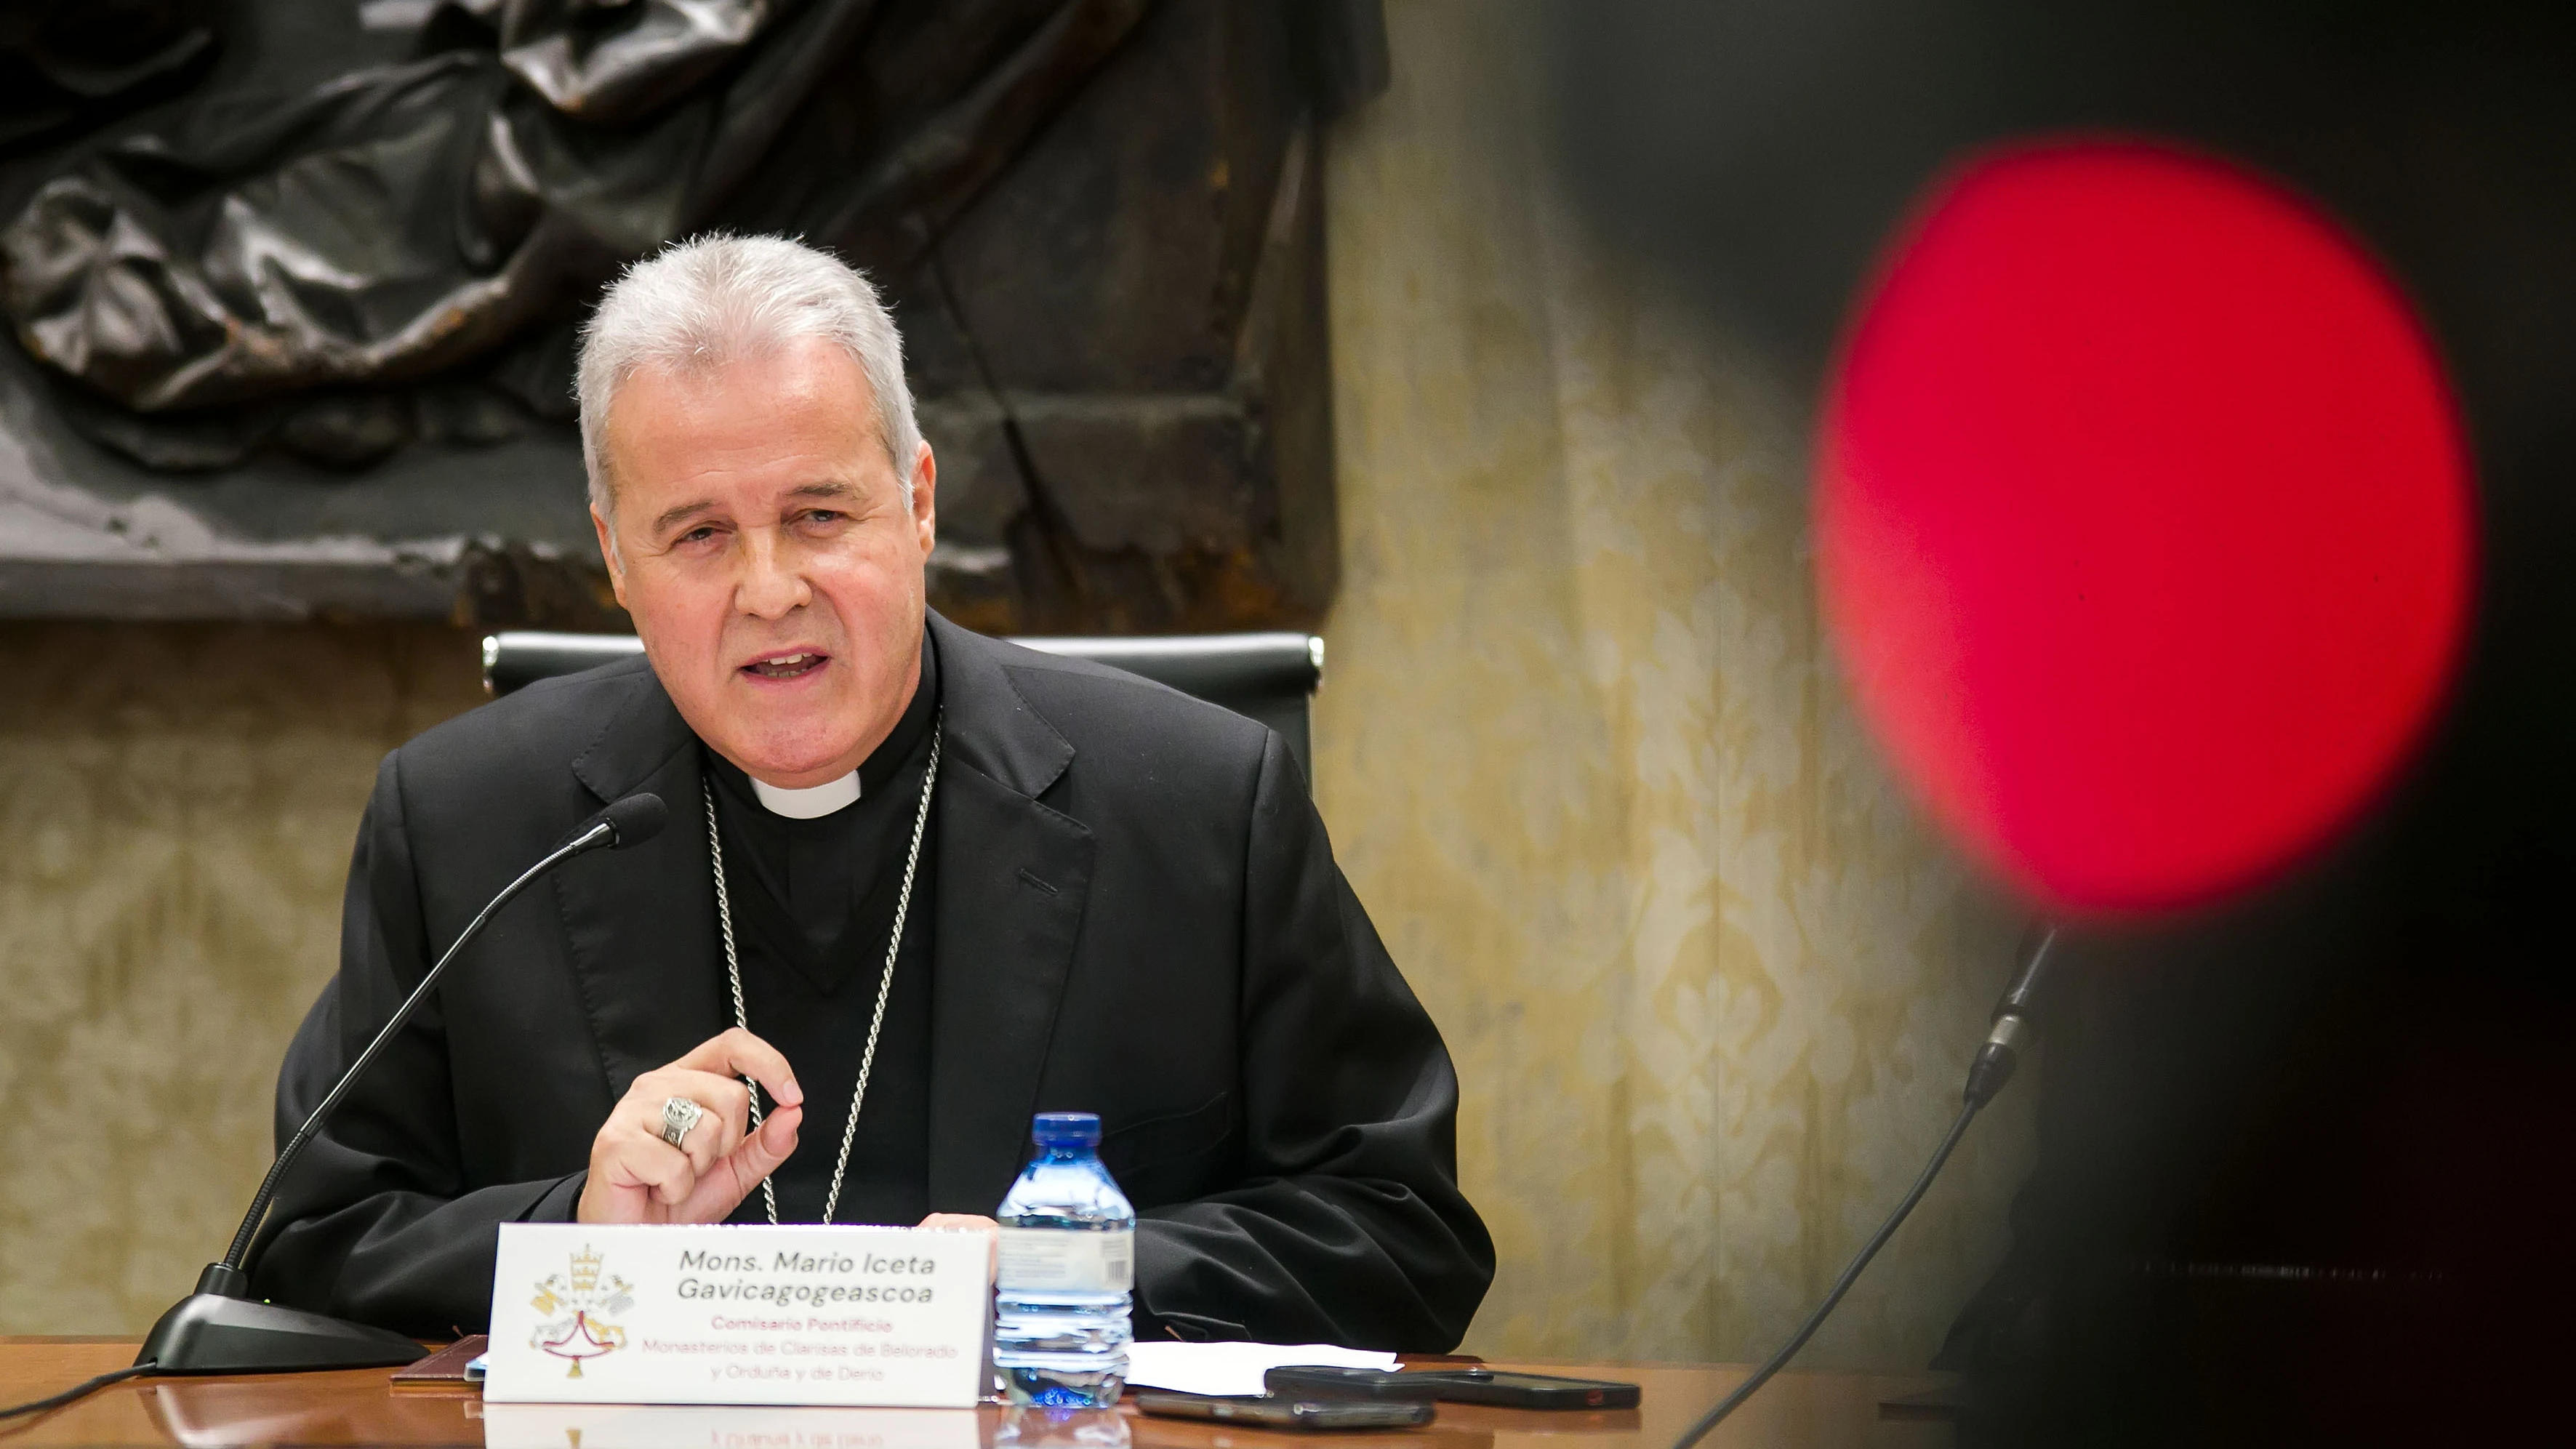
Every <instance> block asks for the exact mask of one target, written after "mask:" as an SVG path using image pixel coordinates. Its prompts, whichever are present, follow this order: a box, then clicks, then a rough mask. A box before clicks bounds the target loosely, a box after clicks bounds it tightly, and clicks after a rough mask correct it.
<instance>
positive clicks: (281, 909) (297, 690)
mask: <svg viewBox="0 0 2576 1449" xmlns="http://www.w3.org/2000/svg"><path fill="white" fill-rule="evenodd" d="M481 698H482V687H481V685H480V684H479V682H478V681H477V679H476V674H475V651H474V647H473V641H472V640H471V639H469V638H468V637H467V636H465V635H464V634H462V633H460V632H458V631H456V630H452V629H439V628H404V627H386V626H376V627H345V628H334V627H327V626H311V627H251V626H241V627H209V626H181V625H165V626H133V625H127V626H117V625H66V624H50V625H47V624H8V625H0V1332H6V1333H104V1332H114V1331H118V1330H136V1331H139V1330H140V1329H142V1328H144V1327H147V1326H149V1325H150V1324H151V1322H152V1320H153V1318H154V1317H156V1316H158V1315H159V1313H160V1312H161V1310H162V1309H164V1308H166V1307H168V1306H169V1305H170V1302H171V1300H173V1299H174V1298H176V1297H177V1296H178V1295H180V1294H181V1293H184V1292H186V1291H187V1290H188V1288H189V1287H190V1285H192V1284H194V1283H195V1282H196V1278H197V1270H198V1269H200V1268H202V1267H204V1266H205V1264H206V1263H207V1261H208V1260H209V1259H212V1258H216V1257H220V1256H221V1255H222V1253H223V1250H224V1245H225V1242H226V1241H227V1240H228V1239H229V1238H230V1236H231V1234H232V1230H233V1224H234V1223H235V1222H237V1221H239V1219H240V1217H241V1210H242V1207H243V1205H244V1204H245V1203H247V1202H248V1201H249V1198H250V1194H251V1192H252V1190H253V1189H254V1188H256V1187H257V1186H258V1185H259V1177H260V1173H261V1172H262V1171H264V1170H265V1169H266V1167H267V1165H268V1156H269V1115H268V1114H269V1100H270V1092H271V1089H272V1088H273V1087H274V1086H275V1084H276V1081H277V1062H278V1058H279V1056H280V1055H281V1054H282V1053H283V1052H284V1050H285V1047H286V1040H287V1038H288V1036H290V1035H292V1034H293V1032H294V1030H295V1024H296V1022H297V1021H298V1020H300V1019H301V1018H302V1016H303V1014H304V1008H305V1007H306V1006H308V1005H310V1004H311V1002H312V1000H313V995H314V993H315V992H316V991H318V990H320V989H321V985H322V982H323V981H324V980H325V979H327V978H328V977H329V976H330V974H331V970H332V967H333V965H334V963H335V961H336V959H337V954H338V950H339V928H340V925H339V923H340V887H341V883H342V881H343V880H344V879H345V878H346V876H347V874H348V869H349V847H350V844H351V842H352V841H353V840H354V839H355V838H356V832H357V823H358V811H359V810H360V808H361V807H363V806H364V805H365V804H366V799H367V790H368V787H369V786H370V785H372V784H373V783H374V780H375V769H376V761H377V759H378V758H380V757H381V756H382V755H383V754H384V752H385V751H386V750H388V749H391V748H392V747H393V746H395V745H397V744H399V743H401V742H402V741H403V740H404V739H406V738H408V737H410V736H411V735H413V734H416V733H418V732H419V731H420V730H422V729H424V728H427V727H428V726H429V725H431V724H434V723H436V722H437V721H439V720H441V719H444V718H446V717H447V716H448V715H450V714H453V713H455V712H456V711H458V710H460V709H464V708H467V707H470V706H471V705H474V704H476V703H479V702H480V701H481Z"/></svg>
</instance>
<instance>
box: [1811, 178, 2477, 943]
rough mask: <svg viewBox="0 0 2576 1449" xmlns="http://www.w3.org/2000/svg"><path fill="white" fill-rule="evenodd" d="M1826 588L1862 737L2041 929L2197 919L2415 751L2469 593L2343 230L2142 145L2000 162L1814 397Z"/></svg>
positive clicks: (1918, 247) (2437, 413) (2449, 466)
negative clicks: (2116, 915) (1821, 399)
mask: <svg viewBox="0 0 2576 1449" xmlns="http://www.w3.org/2000/svg"><path fill="white" fill-rule="evenodd" d="M1818 461H1819V470H1818V482H1817V492H1816V504H1815V506H1816V533H1817V540H1818V558H1817V567H1818V571H1819V574H1820V582H1821V587H1822V591H1823V600H1824V607H1825V611H1826V617H1827V620H1828V623H1829V625H1830V627H1831V628H1832V630H1833V633H1834V636H1835V638H1836V640H1837V643H1838V645H1839V648H1840V652H1841V655H1842V659H1843V662H1844V664H1845V667H1846V668H1847V670H1848V671H1849V674H1850V677H1851V681H1852V685H1853V688H1854V689H1855V691H1856V693H1857V695H1858V698H1859V703H1860V707H1861V710H1862V713H1863V715H1864V716H1865V717H1866V718H1867V720H1868V722H1869V723H1870V725H1871V727H1872V728H1873V729H1874V730H1875V731H1876V733H1877V735H1878V737H1879V739H1880V741H1881V742H1882V743H1883V744H1884V745H1885V747H1886V748H1887V750H1888V751H1889V753H1890V754H1891V755H1892V756H1893V757H1894V759H1895V762H1896V764H1897V767H1898V768H1899V770H1900V771H1901V772H1902V773H1903V775H1904V776H1905V777H1906V779H1908V780H1909V781H1910V782H1911V783H1912V784H1913V786H1914V787H1915V788H1916V789H1917V790H1918V791H1919V792H1920V793H1921V794H1922V796H1923V797H1924V798H1925V799H1926V800H1927V801H1928V803H1929V805H1930V807H1931V809H1932V811H1933V813H1934V814H1935V815H1936V816H1937V817H1938V818H1939V819H1940V820H1941V821H1942V822H1943V823H1944V824H1945V825H1947V826H1948V827H1949V828H1950V829H1951V830H1952V831H1953V832H1954V833H1955V834H1956V835H1957V836H1958V837H1959V838H1960V839H1961V840H1962V841H1963V842H1964V844H1965V845H1966V846H1967V847H1968V849H1969V850H1970V851H1971V852H1972V853H1974V854H1975V855H1976V856H1978V857H1980V858H1981V859H1982V860H1984V861H1985V862H1986V863H1987V864H1989V865H1990V866H1991V867H1992V868H1994V869H1995V870H1997V871H1999V872H2000V873H2001V874H2002V875H2004V876H2005V877H2006V878H2007V879H2008V880H2010V881H2011V882H2013V883H2014V884H2016V885H2017V886H2019V887H2021V888H2022V889H2024V890H2025V891H2028V892H2030V893H2032V894H2034V895H2036V896H2037V897H2039V898H2040V899H2041V900H2042V901H2043V902H2044V903H2046V904H2047V905H2048V906H2050V907H2051V908H2054V909H2058V910H2069V909H2072V910H2078V911H2096V912H2099V911H2129V910H2141V909H2154V908H2159V907H2170V906H2177V905H2186V904H2190V903H2192V902H2196V901H2201V900H2206V899H2208V898H2210V897H2212V896H2215V895H2218V894H2221V893H2223V892H2226V891H2228V890H2230V889H2232V888H2235V887H2239V886H2242V885H2245V884H2248V883H2251V882H2254V881H2256V880H2259V879H2261V878H2262V877H2264V876H2265V875H2266V874H2268V873H2272V872H2275V871H2278V870H2279V869H2281V868H2283V867H2284V866H2286V865H2288V864H2290V863H2291V862H2292V861H2294V860H2295V859H2296V858H2297V857H2298V856H2299V855H2300V854H2302V853H2303V852H2305V851H2308V850H2310V849H2312V848H2314V847H2315V846H2317V845H2319V844H2320V843H2322V842H2323V841H2324V840H2326V839H2327V838H2328V837H2330V836H2331V835H2332V834H2333V833H2334V832H2335V831H2336V830H2337V829H2338V827H2340V826H2342V825H2343V824H2345V823H2347V822H2349V821H2350V820H2351V819H2352V817H2353V816H2354V815H2355V814H2357V813H2358V812H2359V811H2360V810H2361V809H2362V808H2363V807H2364V806H2366V805H2367V804H2368V803H2369V802H2370V800H2371V798H2372V796H2373V794H2374V793H2375V791H2376V790H2377V789H2378V788H2379V787H2380V786H2381V785H2382V784H2383V783H2384V782H2385V781H2386V780H2387V779H2388V777H2389V776H2390V775H2391V774H2392V772H2393V771H2394V770H2395V769H2396V767H2398V766H2399V765H2400V764H2401V763H2402V762H2403V761H2404V759H2405V758H2406V756H2407V754H2408V753H2409V751H2410V749H2411V748H2412V746H2413V745H2414V744H2415V742H2416V741H2417V740H2418V739H2419V738H2420V737H2421V736H2422V734H2423V733H2424V730H2425V728H2426V725H2427V722H2428V720H2429V719H2430V718H2431V716H2432V714H2433V712H2434V709H2435V707H2436V706H2437V704H2438V703H2439V701H2440V699H2441V697H2442V695H2443V693H2444V691H2445V687H2446V685H2447V683H2448V681H2449V678H2450V676H2451V673H2452V670H2453V668H2454V665H2455V661H2456V658H2457V655H2458V652H2459V648H2460V644H2461V639H2462V636H2463V633H2464V631H2465V628H2466V624H2467V617H2468V612H2469V599H2470V595H2471V591H2472V583H2473V575H2474V572H2475V568H2476V562H2475V557H2474V550H2475V537H2474V532H2475V524H2474V520H2473V516H2472V509H2473V505H2472V502H2471V495H2470V480H2469V464H2468V458H2467V449H2466V445H2465V443H2464V440H2463V437H2462V430H2461V425H2460V422H2459V417H2458V411H2457V408H2456V406H2455V405H2454V403H2453V401H2452V397H2451V393H2450V389H2449V387H2448V386H2447V385H2446V383H2445V382H2444V379H2443V376H2442V372H2441V367H2440V364H2439V363H2438V361H2437V360H2436V358H2435V357H2434V354H2433V350H2432V347H2431V346H2430V344H2429V342H2428V341H2427V339H2426V336H2425V333H2424V329H2423V328H2422V327H2421V325H2420V324H2419V323H2418V322H2417V320H2416V318H2415V316H2414V314H2413V312H2412V310H2411V309H2410V308H2409V307H2408V305H2407V303H2406V301H2405V299H2404V298H2403V297H2402V296H2401V295H2400V294H2399V292H2398V291H2397V289H2396V287H2395V286H2394V285H2393V284H2392V283H2391V282H2390V280H2389V278H2388V277H2387V276H2386V275H2385V274H2384V273H2383V272H2382V271H2381V270H2380V268H2379V267H2378V266H2377V265H2376V264H2375V263H2374V262H2373V261H2372V260H2371V258H2369V257H2368V256H2367V255H2366V254H2364V252H2363V251H2362V250H2361V248H2360V247H2359V246H2358V245H2356V244H2355V242H2354V241H2353V240H2352V239H2351V238H2350V237H2349V236H2348V235H2346V234H2345V232H2344V231H2343V230H2342V229H2341V228H2340V227H2339V226H2338V225H2336V224H2335V223H2334V222H2333V221H2332V220H2331V219H2329V218H2328V217H2326V216H2324V215H2323V214H2321V213H2320V212H2318V211H2317V210H2316V209H2314V208H2313V207H2311V206H2310V205H2308V204H2307V203H2305V202H2303V201H2301V200H2300V199H2298V198H2296V197H2294V196H2292V195H2290V194H2288V193H2287V192H2285V191H2284V190H2283V189H2282V188H2280V187H2279V186H2277V185H2275V184H2273V183H2271V182H2269V181H2266V180H2264V179H2262V178H2259V177H2257V176H2254V175H2251V174H2249V173H2247V172H2245V171H2243V170H2240V169H2238V168H2236V167H2234V166H2232V165H2229V164H2227V163H2224V162H2220V161H2216V160H2212V159H2208V158H2205V157H2201V156H2197V155H2194V154H2191V153H2188V152H2183V151H2179V150H2175V149H2169V148H2166V147H2163V146H2158V145H2151V144H2140V143H2128V142H2068V143H2049V144H2038V145H2031V146H2026V147H2021V148H2017V149H2012V150H2006V151H2001V152H1996V153H1990V154H1989V155H1987V156H1985V157H1984V158H1982V159H1980V160H1979V161H1977V162H1976V163H1974V164H1972V165H1970V166H1968V167H1967V168H1965V169H1964V170H1962V171H1959V172H1957V173H1954V174H1953V175H1951V176H1950V177H1948V178H1946V180H1945V182H1944V183H1943V184H1942V185H1941V186H1940V187H1938V188H1937V190H1936V192H1935V194H1934V195H1933V196H1932V198H1931V200H1930V202H1929V204H1928V205H1927V206H1926V207H1925V208H1924V209H1922V210H1920V211H1919V212H1918V213H1917V214H1916V217H1915V219H1914V221H1913V222H1912V223H1911V225H1910V226H1909V228H1908V230H1907V231H1906V233H1905V234H1904V235H1903V236H1902V237H1901V238H1900V239H1899V241H1898V244H1897V246H1896V247H1895V249H1894V250H1893V251H1892V253H1891V254H1890V256H1889V259H1888V261H1887V262H1886V264H1885V265H1884V267H1883V268H1882V270H1881V272H1880V274H1879V277H1878V280H1877V282H1876V284H1875V292H1874V293H1873V294H1872V295H1871V296H1870V297H1869V298H1868V299H1867V301H1866V304H1865V305H1864V306H1863V307H1862V308H1861V310H1860V311H1859V312H1858V314H1857V323H1856V325H1855V327H1854V329H1853V330H1852V332H1851V334H1850V335H1849V337H1848V339H1847V340H1846V342H1845V345H1844V349H1843V353H1842V356H1841V358H1840V360H1839V363H1838V366H1837V368H1836V371H1835V375H1834V376H1833V377H1832V378H1831V379H1830V380H1829V382H1828V385H1827V392H1826V399H1825V406H1824V411H1823V417H1822V434H1821V437H1820V439H1819V447H1818Z"/></svg>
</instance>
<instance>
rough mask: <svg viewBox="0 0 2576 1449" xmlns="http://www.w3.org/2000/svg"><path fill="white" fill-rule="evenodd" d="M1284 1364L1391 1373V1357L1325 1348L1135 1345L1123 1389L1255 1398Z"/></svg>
mask: <svg viewBox="0 0 2576 1449" xmlns="http://www.w3.org/2000/svg"><path fill="white" fill-rule="evenodd" d="M1289 1364H1329V1365H1331V1366H1332V1367H1334V1368H1365V1369H1392V1368H1394V1367H1395V1355H1394V1354H1391V1353H1373V1352H1371V1351H1370V1350H1368V1349H1364V1348H1336V1347H1334V1346H1333V1345H1331V1344H1329V1343H1135V1344H1129V1345H1128V1347H1127V1383H1128V1386H1129V1387H1131V1388H1140V1389H1170V1390H1171V1391H1173V1392H1174V1393H1181V1394H1257V1393H1260V1392H1261V1391H1262V1387H1261V1376H1262V1375H1263V1374H1266V1373H1268V1372H1270V1371H1271V1370H1272V1369H1275V1368H1284V1367H1286V1366H1287V1365H1289Z"/></svg>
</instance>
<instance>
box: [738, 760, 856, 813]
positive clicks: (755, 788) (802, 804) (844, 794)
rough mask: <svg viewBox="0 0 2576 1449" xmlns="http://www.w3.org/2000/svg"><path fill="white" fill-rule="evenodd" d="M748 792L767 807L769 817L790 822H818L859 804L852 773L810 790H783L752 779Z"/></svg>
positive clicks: (854, 772)
mask: <svg viewBox="0 0 2576 1449" xmlns="http://www.w3.org/2000/svg"><path fill="white" fill-rule="evenodd" d="M751 792H752V793H753V794H755V795H758V796H759V797H760V803H761V804H763V805H765V806H768V807H769V813H770V814H772V815H784V816H786V817H787V818H788V819H790V820H819V819H821V818H823V817H824V816H826V815H829V814H831V813H832V812H833V811H835V810H843V809H847V808H848V807H850V806H852V805H855V804H857V803H858V799H859V772H858V771H856V770H852V771H851V772H850V773H848V774H846V775H843V776H842V777H841V778H839V779H837V780H833V781H831V782H829V783H827V784H822V785H816V786H814V787H813V788H812V789H809V790H782V789H780V788H778V787H777V786H776V785H772V784H769V783H768V782H766V781H764V780H761V779H758V778H757V777H755V778H754V779H753V780H752V782H751Z"/></svg>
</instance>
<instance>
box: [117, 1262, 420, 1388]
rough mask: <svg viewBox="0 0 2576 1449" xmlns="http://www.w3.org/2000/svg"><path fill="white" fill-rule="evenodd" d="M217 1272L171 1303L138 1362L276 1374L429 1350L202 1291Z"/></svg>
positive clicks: (172, 1370)
mask: <svg viewBox="0 0 2576 1449" xmlns="http://www.w3.org/2000/svg"><path fill="white" fill-rule="evenodd" d="M218 1276H219V1275H217V1274H216V1272H215V1270H214V1269H213V1268H209V1269H207V1271H206V1278H205V1279H200V1280H199V1281H198V1288H199V1290H200V1291H198V1292H195V1293H191V1294H189V1295H188V1296H187V1297H185V1298H182V1299H180V1300H179V1301H178V1302H176V1303H174V1304H172V1305H170V1311H169V1312H167V1313H164V1314H162V1315H161V1321H160V1322H158V1323H156V1324H153V1325H152V1334H151V1336H150V1337H148V1338H146V1339H144V1340H143V1351H142V1352H140V1353H138V1354H136V1355H135V1356H134V1361H135V1362H136V1363H138V1364H139V1363H151V1364H153V1365H155V1366H156V1367H157V1368H158V1370H159V1371H160V1372H162V1373H165V1374H271V1373H295V1372H299V1371H301V1370H305V1369H349V1368H387V1367H394V1366H399V1365H402V1364H407V1363H415V1362H417V1361H419V1359H420V1357H421V1355H422V1354H424V1353H426V1352H427V1350H426V1349H423V1348H422V1347H421V1346H420V1345H419V1344H418V1343H415V1342H413V1341H412V1340H411V1339H408V1338H405V1337H404V1336H403V1335H401V1334H399V1333H395V1332H392V1331H391V1330H389V1329H383V1328H369V1327H368V1326H366V1325H365V1324H363V1323H350V1322H348V1321H347V1320H345V1319H339V1318H332V1317H329V1316H328V1315H325V1314H320V1313H307V1312H305V1311H304V1310H303V1309H301V1308H282V1307H279V1306H278V1305H277V1304H274V1303H254V1302H252V1301H250V1300H249V1299H247V1298H232V1297H227V1296H225V1295H224V1294H222V1293H210V1292H206V1291H203V1290H204V1289H205V1288H206V1287H207V1286H208V1285H207V1281H206V1279H213V1278H218ZM235 1276H236V1277H238V1276H239V1275H237V1274H236V1275H235Z"/></svg>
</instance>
